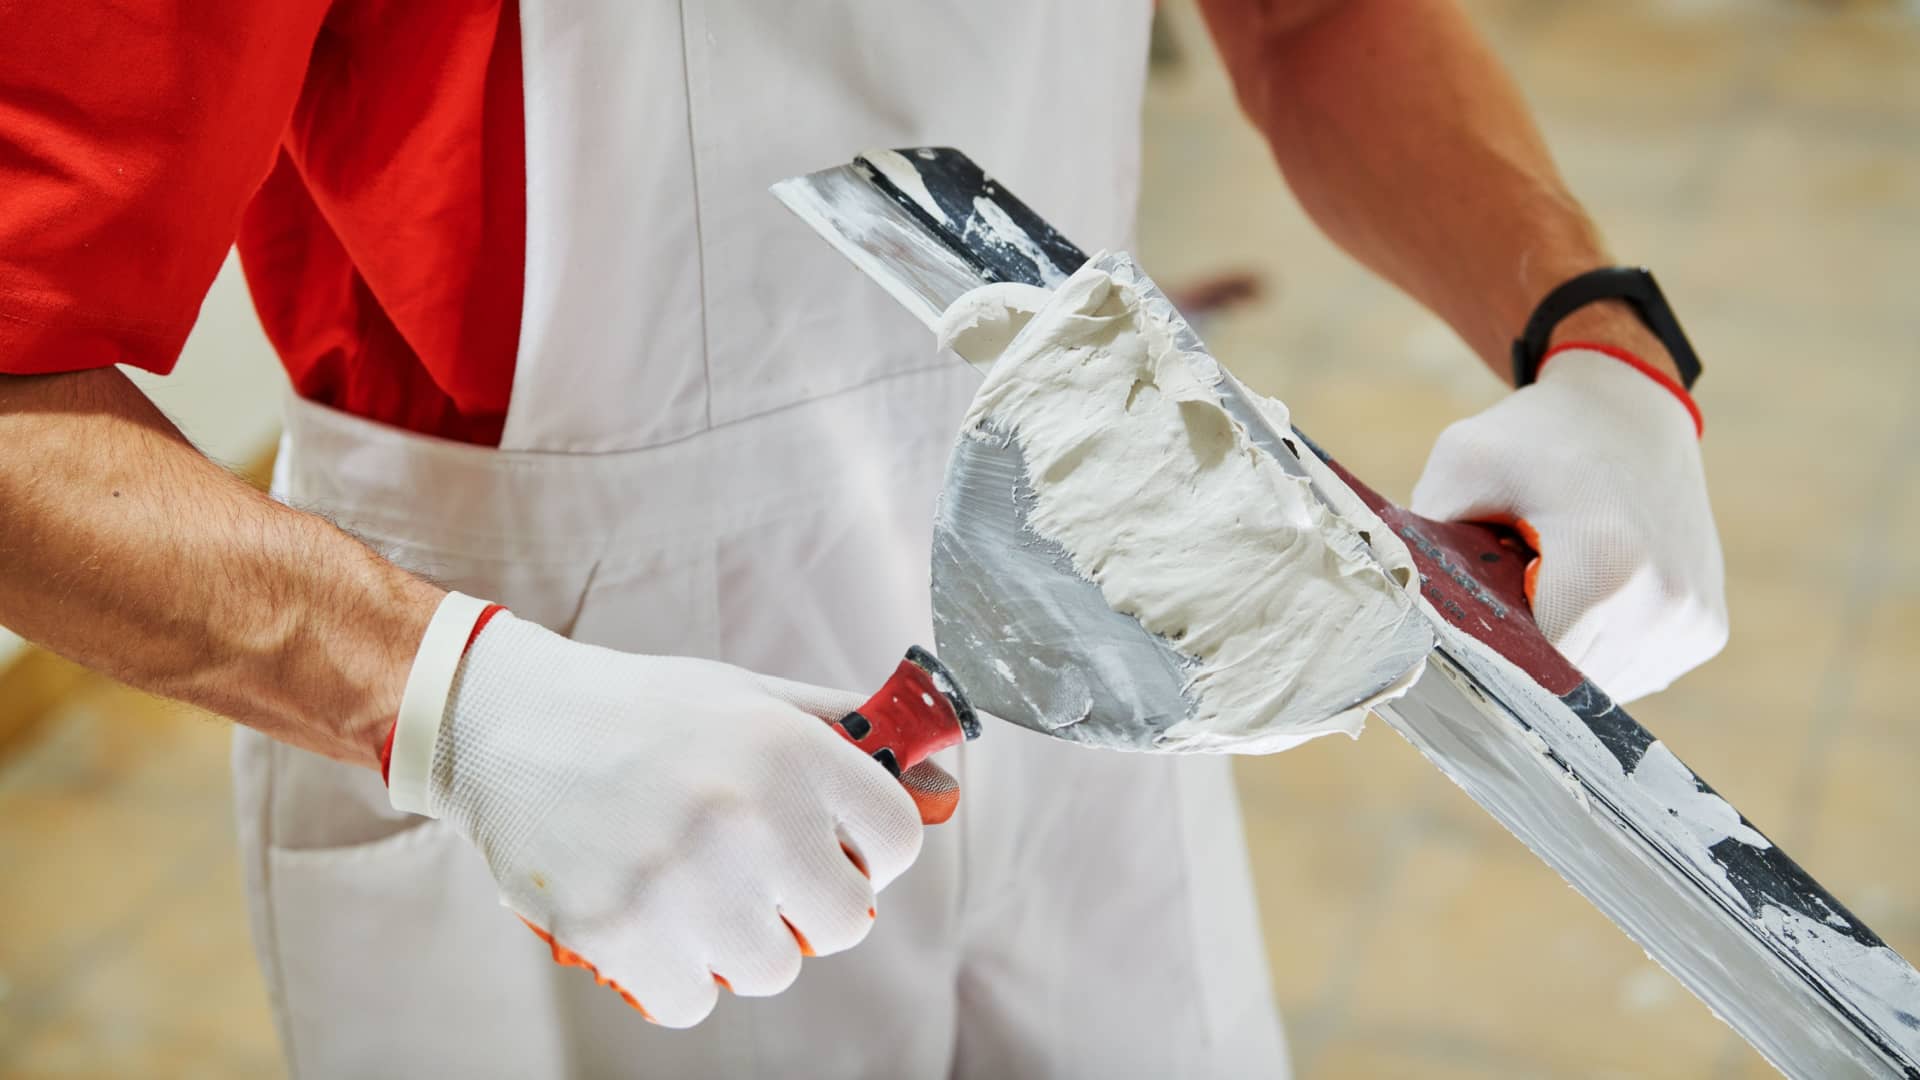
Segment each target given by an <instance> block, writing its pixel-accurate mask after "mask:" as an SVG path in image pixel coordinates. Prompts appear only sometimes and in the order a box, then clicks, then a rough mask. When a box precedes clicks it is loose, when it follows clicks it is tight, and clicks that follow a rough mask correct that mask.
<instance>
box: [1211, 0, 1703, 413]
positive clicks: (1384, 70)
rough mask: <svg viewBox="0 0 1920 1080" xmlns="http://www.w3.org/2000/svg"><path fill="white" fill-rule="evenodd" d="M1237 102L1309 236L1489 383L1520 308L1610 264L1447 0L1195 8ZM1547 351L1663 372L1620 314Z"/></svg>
mask: <svg viewBox="0 0 1920 1080" xmlns="http://www.w3.org/2000/svg"><path fill="white" fill-rule="evenodd" d="M1201 6H1202V8H1203V9H1204V11H1205V13H1206V17H1207V21H1208V23H1209V25H1210V26H1211V27H1212V30H1213V35H1214V38H1215V40H1216V41H1218V43H1219V46H1220V51H1221V54H1222V56H1223V57H1224V58H1225V60H1226V64H1227V68H1228V71H1229V72H1230V73H1231V74H1232V76H1233V80H1234V85H1235V88H1236V90H1237V91H1238V94H1239V97H1240V103H1241V106H1242V107H1243V108H1244V109H1245V110H1246V112H1247V114H1248V116H1249V117H1250V118H1251V119H1252V120H1253V122H1254V124H1255V125H1256V126H1258V127H1259V129H1260V130H1261V132H1262V133H1264V134H1265V135H1266V137H1267V142H1268V144H1269V145H1270V146H1271V147H1272V148H1273V154H1274V157H1275V159H1276V160H1278V161H1279V163H1280V168H1281V171H1282V172H1284V173H1285V174H1286V178H1287V183H1288V185H1289V186H1290V187H1292V189H1293V191H1294V194H1295V195H1296V196H1297V197H1298V198H1299V200H1300V203H1301V205H1302V206H1304V207H1305V208H1306V210H1307V212H1308V213H1309V214H1311V215H1312V216H1313V219H1314V221H1315V222H1316V223H1318V224H1319V226H1320V227H1321V228H1322V229H1323V230H1324V231H1325V232H1326V233H1327V235H1328V236H1330V237H1332V238H1333V240H1334V241H1335V242H1336V243H1338V244H1339V245H1340V246H1341V247H1342V248H1344V249H1346V251H1347V252H1348V253H1349V254H1351V255H1352V256H1354V257H1355V258H1356V259H1359V260H1360V261H1361V262H1362V263H1364V264H1365V265H1366V266H1367V267H1368V268H1369V269H1371V270H1373V271H1374V272H1375V273H1378V274H1380V275H1381V276H1382V277H1385V278H1386V279H1387V280H1389V281H1391V282H1393V283H1394V284H1395V285H1398V286H1399V287H1400V288H1402V289H1404V290H1405V291H1406V292H1408V293H1409V294H1411V295H1412V296H1413V297H1414V298H1415V299H1416V300H1419V301H1420V302H1421V303H1423V304H1425V305H1426V306H1427V307H1428V308H1430V309H1432V310H1433V311H1434V312H1436V313H1437V314H1439V315H1440V317H1441V318H1443V319H1445V320H1446V321H1447V322H1448V323H1449V324H1451V325H1452V326H1453V328H1454V330H1455V331H1456V332H1458V333H1459V334H1460V336H1461V337H1462V338H1464V339H1465V340H1466V342H1467V344H1468V345H1470V346H1471V347H1472V348H1473V350H1474V352H1476V353H1478V354H1479V355H1480V358H1481V359H1482V360H1483V361H1485V362H1486V364H1487V366H1488V367H1490V368H1492V369H1493V370H1494V372H1495V373H1497V374H1498V375H1500V377H1501V378H1503V379H1507V378H1510V377H1511V369H1510V363H1511V361H1510V354H1509V352H1508V348H1509V345H1510V343H1511V342H1512V340H1513V339H1514V338H1515V337H1516V336H1517V335H1518V334H1519V332H1520V328H1521V327H1522V326H1523V325H1524V324H1525V323H1526V320H1527V316H1528V315H1529V314H1530V313H1531V312H1532V310H1533V308H1534V305H1536V304H1537V303H1539V301H1540V299H1541V298H1542V297H1544V296H1545V295H1546V294H1547V293H1548V292H1549V291H1551V290H1552V289H1553V288H1554V286H1556V285H1559V284H1560V283H1561V282H1563V281H1565V280H1566V279H1568V278H1570V277H1573V276H1574V275H1575V274H1578V273H1581V272H1583V271H1586V270H1591V269H1594V268H1595V267H1598V266H1605V265H1608V264H1609V263H1611V262H1612V260H1611V259H1610V257H1609V256H1608V254H1607V250H1606V246H1605V244H1604V243H1602V241H1601V238H1600V234H1599V231H1598V230H1597V229H1596V228H1595V226H1594V224H1593V222H1592V221H1591V220H1590V219H1589V218H1588V217H1587V215H1586V212H1585V211H1584V210H1582V209H1581V207H1580V204H1579V203H1578V202H1577V201H1576V200H1575V199H1574V197H1573V195H1572V194H1571V193H1569V192H1568V190H1567V187H1566V185H1565V184H1564V183H1563V182H1562V181H1561V179H1560V174H1559V172H1558V170H1556V169H1555V168H1554V165H1553V160H1552V158H1551V157H1549V156H1548V153H1547V148H1546V144H1545V143H1544V142H1543V141H1542V140H1541V138H1540V134H1539V132H1538V130H1537V129H1536V128H1535V127H1534V124H1533V120H1532V118H1531V117H1530V116H1529V115H1528V113H1527V108H1526V105H1525V103H1524V102H1523V101H1522V100H1521V98H1520V94H1519V91H1518V90H1516V89H1515V87H1514V85H1513V81H1512V80H1511V79H1509V78H1508V77H1507V74H1506V72H1505V71H1503V70H1502V69H1501V67H1500V64H1499V62H1498V61H1497V60H1496V59H1495V58H1494V56H1493V54H1492V53H1491V52H1490V51H1489V50H1488V48H1487V46H1486V44H1485V42H1483V41H1481V39H1480V37H1479V35H1478V34H1477V33H1475V31H1474V29H1473V27H1472V25H1471V24H1470V23H1469V22H1468V20H1467V17H1466V15H1465V14H1463V13H1462V12H1461V10H1460V8H1459V6H1458V4H1457V3H1455V2H1454V0H1202V4H1201ZM1554 340H1555V341H1556V342H1559V341H1588V342H1600V343H1603V344H1608V345H1613V346H1616V347H1619V348H1622V349H1626V350H1627V351H1629V352H1632V353H1634V354H1635V355H1637V356H1639V357H1640V358H1642V359H1643V360H1646V361H1647V362H1648V363H1651V364H1654V365H1656V366H1658V367H1660V368H1662V369H1663V370H1666V371H1667V372H1668V373H1669V374H1677V372H1676V371H1675V370H1674V368H1673V361H1672V359H1671V358H1670V357H1669V356H1668V355H1667V352H1666V350H1665V349H1664V348H1663V347H1662V346H1661V345H1660V342H1659V340H1658V339H1657V338H1656V337H1654V335H1653V334H1652V333H1651V332H1649V331H1648V330H1647V329H1646V327H1644V326H1643V325H1641V323H1640V322H1639V320H1638V319H1637V318H1635V316H1634V315H1633V314H1632V312H1631V310H1630V309H1629V308H1627V307H1626V305H1625V304H1623V303H1620V302H1618V301H1611V302H1607V303H1603V304H1593V305H1589V306H1587V307H1585V308H1582V309H1581V310H1579V311H1577V312H1575V313H1574V314H1573V315H1570V316H1569V317H1568V318H1567V319H1565V320H1564V321H1562V323H1561V324H1560V326H1559V328H1558V329H1557V331H1556V332H1555V334H1554Z"/></svg>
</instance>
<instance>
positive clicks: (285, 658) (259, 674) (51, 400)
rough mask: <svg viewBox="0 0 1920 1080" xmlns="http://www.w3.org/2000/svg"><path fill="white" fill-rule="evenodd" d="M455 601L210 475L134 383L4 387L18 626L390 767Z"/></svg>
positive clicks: (1, 404) (1, 409) (211, 703)
mask: <svg viewBox="0 0 1920 1080" xmlns="http://www.w3.org/2000/svg"><path fill="white" fill-rule="evenodd" d="M441 595H442V593H441V590H439V589H437V588H435V587H434V586H432V585H430V584H428V583H426V582H423V581H421V580H419V579H417V578H414V577H412V576H411V575H409V574H407V573H405V572H404V571H402V570H400V569H399V568H397V567H395V566H393V565H392V564H390V563H388V562H386V561H385V560H383V559H381V558H380V557H379V556H377V555H375V554H374V553H373V552H371V551H369V550H368V549H367V548H366V547H365V546H363V545H362V544H360V543H359V542H358V541H356V540H354V539H353V538H352V537H350V536H348V535H347V534H345V533H343V532H341V531H340V530H339V529H337V528H335V527H334V526H333V525H331V524H329V523H328V522H326V521H325V520H323V519H321V518H319V517H317V516H314V515H312V514H305V513H301V512H299V511H295V510H292V509H289V508H287V507H284V506H281V505H280V504H278V503H275V502H273V501H272V500H271V499H268V498H266V497H265V496H263V495H261V494H260V493H258V492H256V491H254V490H253V489H252V488H250V487H248V486H247V485H246V484H245V483H243V482H241V481H240V480H239V479H238V478H236V477H234V476H233V475H231V474H230V473H228V472H227V471H226V470H224V469H222V468H220V467H219V466H218V465H216V464H214V463H213V462H211V461H209V460H208V459H207V458H206V457H204V456H203V455H201V454H200V452H199V451H198V450H196V449H194V447H193V446H192V445H191V444H190V443H188V442H187V440H186V439H185V438H184V437H183V436H182V435H181V434H180V432H179V431H178V430H177V429H176V428H175V427H174V426H173V425H172V424H171V423H170V422H168V420H167V419H166V417H164V416H162V415H161V414H160V412H159V410H157V409H155V408H154V407H153V405H152V403H151V402H149V401H148V400H147V398H146V396H145V395H143V394H142V393H141V392H140V391H139V389H138V388H136V387H135V386H134V385H133V384H132V383H131V382H130V381H128V380H127V378H126V377H125V376H124V375H122V374H121V373H120V372H119V371H118V370H116V369H113V368H107V369H103V370H100V371H89V372H78V373H73V374H67V375H48V376H0V625H6V626H8V627H9V628H11V629H13V630H15V631H17V632H18V633H20V634H22V635H23V636H25V637H27V638H28V639H29V640H32V641H35V642H37V643H39V644H41V645H43V646H45V647H47V648H49V649H52V650H53V651H55V652H58V653H60V654H62V655H64V656H67V657H69V658H71V659H73V660H76V661H78V662H80V663H82V664H85V665H87V666H89V667H92V668H95V669H97V670H99V671H102V672H105V673H106V674H109V675H111V676H113V677H115V678H117V679H121V680H123V681H125V682H127V683H129V684H131V685H133V686H136V687H139V688H141V689H144V690H149V691H151V692H154V693H157V694H162V695H165V696H167V697H173V698H178V699H180V700H183V701H187V702H191V703H192V704H195V705H198V706H200V707H202V708H205V709H208V710H211V711H213V712H216V713H220V714H222V715H225V716H228V717H231V718H233V719H234V720H237V721H239V722H241V723H244V724H247V725H249V726H252V727H256V728H259V729H260V730H262V731H265V732H266V733H267V734H269V735H272V736H274V737H275V738H278V739H281V740H283V741H285V742H289V743H292V744H294V745H297V746H302V747H305V748H307V749H309V750H314V751H317V752H319V753H322V754H325V755H327V756H329V757H333V758H337V759H339V760H343V761H350V762H354V763H356V764H364V765H377V762H378V756H377V755H378V748H379V746H380V742H381V740H382V738H383V737H384V735H385V733H386V730H387V728H388V727H389V726H390V725H391V724H392V721H393V716H394V712H395V710H396V709H397V708H398V706H399V700H400V692H401V689H402V687H403V686H404V683H405V680H406V675H407V670H408V667H409V665H410V663H411V660H412V656H413V650H414V647H415V646H416V645H417V644H418V643H419V640H420V635H421V633H422V631H423V629H424V628H425V626H426V623H427V621H428V619H429V618H431V616H432V614H433V610H434V607H435V605H436V604H437V603H438V601H439V599H440V596H441Z"/></svg>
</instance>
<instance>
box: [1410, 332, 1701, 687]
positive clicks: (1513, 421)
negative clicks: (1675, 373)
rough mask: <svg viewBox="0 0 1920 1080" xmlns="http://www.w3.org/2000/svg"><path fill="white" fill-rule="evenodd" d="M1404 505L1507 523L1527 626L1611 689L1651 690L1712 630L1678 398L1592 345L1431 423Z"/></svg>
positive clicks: (1691, 424)
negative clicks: (1491, 398)
mask: <svg viewBox="0 0 1920 1080" xmlns="http://www.w3.org/2000/svg"><path fill="white" fill-rule="evenodd" d="M1413 510H1414V512H1415V513H1418V514H1422V515H1425V516H1427V517H1431V518H1438V519H1440V520H1443V521H1495V522H1506V523H1511V524H1513V525H1514V526H1515V527H1516V528H1517V529H1519V531H1520V532H1521V534H1522V535H1523V536H1524V537H1526V539H1527V542H1528V543H1529V544H1530V545H1532V547H1533V549H1534V551H1535V552H1537V553H1538V555H1539V558H1538V559H1537V560H1535V562H1534V564H1533V565H1531V566H1529V567H1528V568H1527V599H1528V601H1529V602H1530V603H1531V604H1532V606H1533V617H1534V619H1535V621H1537V622H1538V623H1539V624H1540V629H1541V630H1542V631H1544V632H1545V633H1546V636H1547V640H1549V641H1551V642H1552V643H1553V644H1554V646H1555V647H1556V648H1558V649H1559V650H1560V652H1561V653H1562V654H1563V655H1565V656H1566V658H1567V659H1568V660H1570V661H1572V662H1573V664H1574V666H1576V667H1578V668H1579V669H1580V670H1581V671H1582V672H1583V673H1584V674H1586V675H1587V677H1588V678H1591V679H1592V680H1593V681H1594V682H1595V683H1596V684H1598V685H1599V686H1600V688H1601V689H1602V690H1605V691H1606V692H1607V694H1608V695H1609V696H1611V697H1612V698H1613V699H1614V700H1615V701H1619V702H1628V701H1632V700H1634V699H1635V698H1638V697H1642V696H1644V695H1647V694H1651V693H1654V692H1655V691H1658V690H1663V689H1665V688H1666V687H1667V686H1668V685H1669V684H1671V683H1672V682H1673V680H1675V679H1676V678H1679V677H1680V676H1681V675H1683V674H1685V673H1686V672H1688V671H1690V670H1692V669H1693V668H1695V667H1697V666H1699V665H1700V664H1702V663H1704V662H1706V661H1707V660H1708V659H1710V658H1711V657H1712V656H1713V655H1714V654H1715V653H1718V652H1719V651H1720V649H1721V647H1722V646H1724V645H1725V644H1726V643H1727V600H1726V571H1725V568H1724V566H1723V565H1722V563H1721V557H1720V538H1719V536H1718V534H1716V533H1715V531H1714V527H1713V508H1712V507H1711V506H1709V505H1708V503H1707V479H1706V474H1705V473H1704V472H1703V471H1702V469H1701V464H1700V426H1699V421H1698V419H1697V414H1696V412H1695V410H1694V408H1693V406H1692V399H1691V398H1689V397H1687V396H1686V393H1685V391H1684V390H1681V389H1680V388H1679V387H1678V386H1677V385H1668V384H1666V383H1665V382H1664V381H1663V380H1656V379H1655V378H1654V377H1653V376H1652V375H1651V374H1648V373H1647V372H1645V371H1642V370H1639V368H1638V367H1637V366H1636V365H1635V364H1633V363H1630V362H1629V361H1627V360H1623V359H1621V358H1619V357H1616V356H1613V355H1610V354H1608V353H1604V352H1600V351H1597V350H1593V349H1581V348H1569V349H1563V350H1559V351H1556V352H1554V353H1551V354H1549V357H1548V362H1547V363H1545V364H1543V365H1542V366H1541V368H1540V373H1539V377H1538V380H1537V381H1536V382H1534V383H1533V384H1532V385H1530V386H1526V387H1523V388H1521V389H1519V390H1516V391H1514V392H1513V393H1512V394H1510V395H1508V396H1507V397H1506V398H1505V399H1504V400H1502V401H1500V402H1499V403H1498V404H1496V405H1494V406H1493V407H1492V408H1490V409H1488V410H1486V411H1485V412H1483V413H1480V414H1479V415H1477V416H1473V417H1469V418H1468V419H1466V420H1462V421H1459V422H1458V423H1455V424H1453V425H1452V426H1450V427H1448V428H1447V429H1446V430H1445V431H1443V432H1441V433H1440V438H1439V440H1438V441H1437V442H1436V443H1435V444H1434V448H1433V454H1432V456H1431V457H1429V458H1428V460H1427V468H1426V471H1425V472H1424V473H1422V474H1421V476H1420V482H1419V483H1418V484H1416V485H1414V488H1413Z"/></svg>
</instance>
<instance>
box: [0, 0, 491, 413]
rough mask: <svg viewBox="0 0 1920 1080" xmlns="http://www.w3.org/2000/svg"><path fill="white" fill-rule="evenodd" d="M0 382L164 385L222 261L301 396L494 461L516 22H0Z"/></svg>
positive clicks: (124, 12) (172, 9) (276, 15)
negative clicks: (35, 379) (232, 255)
mask: <svg viewBox="0 0 1920 1080" xmlns="http://www.w3.org/2000/svg"><path fill="white" fill-rule="evenodd" d="M6 24H7V25H6V38H7V43H6V47H5V48H4V49H0V373H16V374H30V373H50V372H61V371H78V370H84V369H88V368H96V367H103V366H105V365H108V364H130V365H133V366H136V367H141V368H146V369H148V370H150V371H155V372H160V373H165V372H167V371H169V370H171V369H172V367H173V364H174V362H175V360H176V358H177V357H178V355H179V351H180V346H181V343H182V342H183V341H184V340H185V339H186V335H187V331H188V330H189V329H190V328H191V327H192V325H193V321H194V319H195V317H196V316H197V315H198V313H199V307H200V302H201V300H202V299H203V298H204V297H205V295H206V291H207V288H208V286H209V285H210V284H211V282H212V280H213V276H214V274H215V273H216V272H217V271H218V270H219V267H220V262H221V260H222V259H223V258H224V257H225V254H226V251H227V248H228V247H229V246H231V245H236V244H237V246H238V247H239V250H240V256H241V260H242V263H243V265H244V267H245V270H246V273H247V281H248V284H249V286H250V287H251V289H252V291H253V296H254V301H255V304H256V306H257V307H258V309H259V312H260V318H261V322H262V323H263V324H264V326H265V328H266V331H267V336H268V337H269V338H270V339H271V340H272V342H273V344H274V347H275V348H276V349H277V350H278V351H279V353H280V356H281V358H282V360H283V361H284V362H285V364H286V367H287V371H288V374H289V375H290V376H291V378H292V380H293V385H294V388H295V389H296V390H297V391H298V392H299V393H301V394H302V395H303V396H306V397H308V398H311V399H313V400H315V401H319V402H321V403H323V404H327V405H332V406H334V407H336V408H340V409H343V410H346V411H348V412H352V413H354V414H356V415H359V416H364V417H368V418H371V419H374V420H379V421H382V422H385V423H389V424H394V425H397V426H400V427H403V428H407V429H410V430H413V431H418V432H423V433H427V434H433V435H441V436H445V437H448V438H453V439H460V440H463V441H466V442H474V443H482V444H487V445H493V444H497V443H498V442H499V439H500V429H501V424H502V423H503V421H504V420H505V417H506V411H507V401H508V397H509V396H510V394H511V392H512V387H513V364H514V355H515V350H516V348H517V345H518V338H519V329H520V305H521V287H522V278H523V273H524V269H523V258H524V253H525V247H526V236H525V230H526V225H525V222H526V193H525V137H524V122H523V118H522V109H521V77H520V35H519V16H518V11H517V8H516V5H515V3H514V0H271V2H261V0H192V2H191V3H181V2H179V0H121V2H119V3H115V4H111V5H105V4H16V5H11V6H10V7H9V9H8V14H7V18H6Z"/></svg>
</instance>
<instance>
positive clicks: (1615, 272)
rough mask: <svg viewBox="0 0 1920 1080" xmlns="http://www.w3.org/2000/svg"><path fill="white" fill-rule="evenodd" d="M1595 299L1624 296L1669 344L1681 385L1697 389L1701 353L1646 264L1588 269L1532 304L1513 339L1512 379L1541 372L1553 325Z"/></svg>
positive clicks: (1519, 382) (1525, 379) (1521, 381)
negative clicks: (1691, 341)
mask: <svg viewBox="0 0 1920 1080" xmlns="http://www.w3.org/2000/svg"><path fill="white" fill-rule="evenodd" d="M1596 300H1625V301H1626V302H1627V305H1628V306H1629V307H1631V308H1633V313H1634V314H1635V315H1638V316H1639V317H1640V321H1641V322H1643V323H1645V324H1646V325H1647V329H1649V330H1651V331H1653V336H1655V337H1657V338H1659V339H1660V344H1662V345H1665V346H1666V347H1667V353H1668V355H1670V356H1672V357H1673V365H1674V366H1675V367H1677V368H1679V369H1680V383H1681V385H1683V386H1685V387H1686V388H1687V389H1688V390H1691V389H1693V383H1694V380H1695V379H1698V378H1699V377H1700V357H1698V356H1696V355H1695V354H1694V351H1693V345H1692V343H1690V342H1688V341H1687V335H1686V332H1685V331H1683V330H1681V329H1680V320H1679V319H1676V318H1674V316H1673V308H1671V307H1669V306H1667V297H1666V294H1665V293H1662V292H1661V291H1660V284H1659V283H1658V282H1656V281H1654V280H1653V273H1652V272H1651V271H1649V270H1648V269H1647V268H1646V267H1644V266H1608V267H1604V268H1602V269H1599V270H1589V271H1587V272H1586V273H1584V274H1581V275H1579V276H1578V277H1574V278H1570V279H1568V280H1567V281H1566V282H1565V283H1563V284H1562V285H1560V287H1559V288H1556V289H1554V290H1553V291H1552V292H1550V293H1548V294H1547V296H1546V299H1544V300H1542V301H1540V306H1539V307H1536V308H1534V309H1533V317H1532V318H1530V319H1528V320H1527V328H1526V329H1525V330H1524V331H1522V332H1521V334H1520V338H1519V340H1518V341H1515V342H1514V343H1513V385H1515V386H1516V387H1518V386H1525V385H1527V384H1528V383H1530V382H1532V381H1533V380H1534V377H1535V376H1537V375H1539V374H1540V359H1541V358H1542V357H1544V356H1546V355H1547V339H1548V338H1551V337H1552V336H1553V328H1554V327H1556V326H1558V325H1560V320H1561V319H1564V318H1566V317H1567V316H1568V315H1571V314H1573V313H1574V312H1575V311H1577V310H1579V309H1580V308H1583V307H1586V306H1587V305H1588V304H1591V303H1593V302H1594V301H1596Z"/></svg>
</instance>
